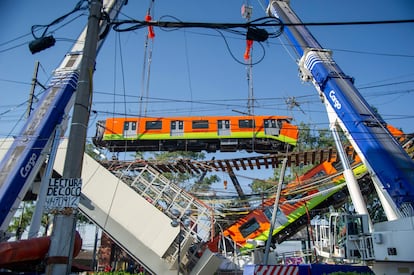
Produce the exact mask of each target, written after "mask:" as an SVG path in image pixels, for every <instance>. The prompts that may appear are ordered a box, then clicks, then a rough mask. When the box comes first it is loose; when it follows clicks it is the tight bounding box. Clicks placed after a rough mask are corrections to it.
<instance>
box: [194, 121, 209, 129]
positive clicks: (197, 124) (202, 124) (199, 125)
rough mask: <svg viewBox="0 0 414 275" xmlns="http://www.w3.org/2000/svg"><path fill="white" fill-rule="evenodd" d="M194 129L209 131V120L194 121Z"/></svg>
mask: <svg viewBox="0 0 414 275" xmlns="http://www.w3.org/2000/svg"><path fill="white" fill-rule="evenodd" d="M193 129H208V120H193Z"/></svg>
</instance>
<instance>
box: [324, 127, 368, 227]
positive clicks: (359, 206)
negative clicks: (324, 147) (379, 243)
mask: <svg viewBox="0 0 414 275" xmlns="http://www.w3.org/2000/svg"><path fill="white" fill-rule="evenodd" d="M331 131H332V136H333V138H334V140H335V144H336V149H337V150H338V155H339V158H340V159H341V163H342V167H343V169H344V172H343V174H344V178H345V181H346V186H347V187H348V191H349V195H350V196H351V200H352V203H353V205H354V207H355V210H356V212H357V213H358V214H362V215H367V216H368V221H369V227H370V230H372V229H373V228H374V227H373V225H372V221H371V219H370V217H369V213H368V209H367V205H366V203H365V201H364V197H363V196H362V193H361V189H360V188H359V185H358V181H357V180H356V179H355V176H354V172H353V171H352V169H351V165H350V164H349V160H348V158H347V156H346V154H345V151H344V148H343V146H342V143H341V141H340V138H339V134H338V130H337V129H336V123H335V122H331Z"/></svg>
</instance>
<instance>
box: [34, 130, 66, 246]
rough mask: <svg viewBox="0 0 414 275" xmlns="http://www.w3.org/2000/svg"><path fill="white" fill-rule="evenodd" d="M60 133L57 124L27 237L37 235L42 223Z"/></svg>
mask: <svg viewBox="0 0 414 275" xmlns="http://www.w3.org/2000/svg"><path fill="white" fill-rule="evenodd" d="M60 133H61V131H60V125H58V126H57V127H56V130H55V136H54V138H53V141H52V149H51V151H50V153H49V159H48V160H47V165H46V171H45V173H44V174H43V177H42V181H41V182H40V190H39V194H38V196H37V202H36V208H35V211H34V213H33V216H32V221H31V223H30V229H29V234H28V239H31V238H35V237H37V235H38V233H39V229H40V225H41V223H42V215H43V207H44V206H45V200H46V195H47V187H48V185H49V180H50V178H51V176H52V172H53V164H54V163H55V158H56V154H57V150H58V147H59V140H60Z"/></svg>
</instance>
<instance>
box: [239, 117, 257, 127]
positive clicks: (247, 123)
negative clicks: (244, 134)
mask: <svg viewBox="0 0 414 275" xmlns="http://www.w3.org/2000/svg"><path fill="white" fill-rule="evenodd" d="M254 127H255V124H254V120H253V119H240V120H239V128H254Z"/></svg>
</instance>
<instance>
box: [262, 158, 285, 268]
mask: <svg viewBox="0 0 414 275" xmlns="http://www.w3.org/2000/svg"><path fill="white" fill-rule="evenodd" d="M286 164H287V158H284V159H283V162H282V170H281V172H280V177H279V184H278V186H277V192H276V198H275V203H274V204H273V213H272V221H271V222H270V228H269V236H268V237H267V241H266V248H265V255H264V259H263V264H264V265H267V261H268V259H269V250H270V243H271V242H272V236H273V229H274V227H275V222H276V217H277V207H278V205H279V199H280V193H281V192H282V184H283V180H284V177H285V171H286Z"/></svg>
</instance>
